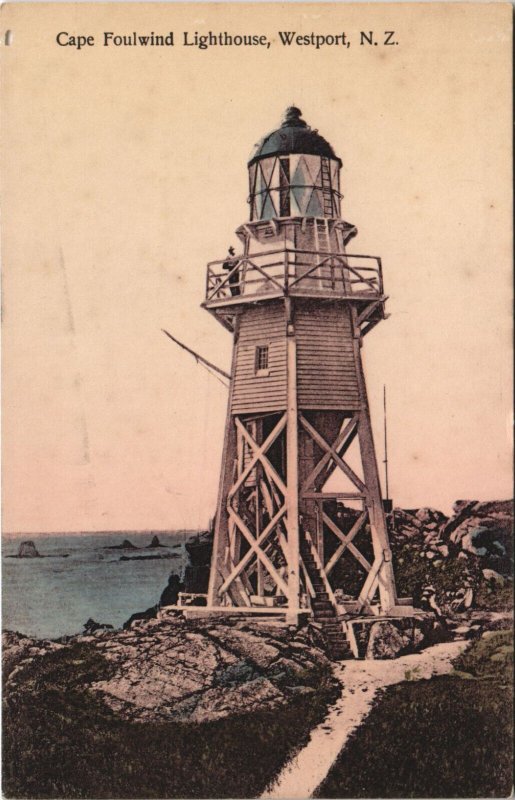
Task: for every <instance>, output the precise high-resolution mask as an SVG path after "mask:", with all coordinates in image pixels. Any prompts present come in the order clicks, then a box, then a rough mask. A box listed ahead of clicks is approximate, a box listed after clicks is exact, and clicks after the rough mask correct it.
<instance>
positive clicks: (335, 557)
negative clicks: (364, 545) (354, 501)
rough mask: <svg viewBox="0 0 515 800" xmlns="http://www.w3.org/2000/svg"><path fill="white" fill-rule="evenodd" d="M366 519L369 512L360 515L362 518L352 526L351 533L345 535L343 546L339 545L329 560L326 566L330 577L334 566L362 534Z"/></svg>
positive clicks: (342, 541)
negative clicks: (353, 541)
mask: <svg viewBox="0 0 515 800" xmlns="http://www.w3.org/2000/svg"><path fill="white" fill-rule="evenodd" d="M366 519H367V512H366V511H363V512H362V514H360V516H359V517H358V519H357V520H356V522H355V523H354V525H353V526H352V528H351V529H350V531H349V532H348V533H347V534H344V536H343V539H342V540H341V544H339V545H338V547H337V549H336V550H335V551H334V553H333V555H332V556H331V558H330V559H329V561H328V562H327V564H326V565H325V572H326V575H329V573H330V572H332V570H333V568H334V566H335V565H336V564H337V562H338V561H339V560H340V558H341V557H342V555H343V553H344V551H345V550H346V549H347V547H348V548H349V550H350V545H351V543H352V540H353V539H354V538H355V537H356V536H357V534H358V533H359V532H360V530H361V528H362V527H363V524H364V522H365V521H366ZM338 530H339V529H338ZM355 549H357V548H355ZM351 552H352V550H351Z"/></svg>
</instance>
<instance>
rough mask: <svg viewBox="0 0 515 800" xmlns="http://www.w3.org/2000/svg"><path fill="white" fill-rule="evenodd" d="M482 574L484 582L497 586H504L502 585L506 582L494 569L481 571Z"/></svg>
mask: <svg viewBox="0 0 515 800" xmlns="http://www.w3.org/2000/svg"><path fill="white" fill-rule="evenodd" d="M482 573H483V578H484V579H485V581H489V582H492V583H495V584H497V586H504V584H505V583H506V580H505V579H504V578H503V576H502V575H499V573H498V572H496V571H495V569H483V570H482Z"/></svg>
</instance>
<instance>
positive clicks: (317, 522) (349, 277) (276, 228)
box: [203, 107, 398, 634]
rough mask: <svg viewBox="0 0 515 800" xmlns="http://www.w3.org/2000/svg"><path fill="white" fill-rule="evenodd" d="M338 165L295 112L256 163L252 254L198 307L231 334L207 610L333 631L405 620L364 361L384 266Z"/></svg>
mask: <svg viewBox="0 0 515 800" xmlns="http://www.w3.org/2000/svg"><path fill="white" fill-rule="evenodd" d="M340 168H341V161H340V159H339V158H338V157H337V156H336V155H335V153H334V151H333V148H332V147H331V145H330V144H329V143H328V142H327V141H326V140H325V139H323V138H322V136H320V134H319V133H318V132H317V131H316V130H313V129H311V128H310V127H309V126H308V125H307V124H306V123H305V122H304V120H303V119H302V117H301V112H300V110H299V109H297V108H293V107H292V108H288V109H287V111H286V114H285V117H284V121H283V123H282V125H281V126H280V127H279V128H278V129H277V130H274V131H273V132H272V133H270V134H268V135H267V136H265V137H264V138H263V139H262V141H261V142H260V143H259V144H258V145H257V147H256V149H255V151H254V153H253V155H252V158H251V160H250V161H249V163H248V171H249V185H250V191H249V203H250V220H249V221H248V222H246V223H244V224H243V225H241V226H240V227H239V228H238V230H237V235H238V237H239V239H240V241H241V243H242V252H241V254H238V255H236V254H235V255H232V254H230V255H229V256H227V257H226V258H225V259H222V260H220V261H214V262H211V263H210V264H209V265H208V270H207V284H206V299H205V301H204V303H203V306H204V307H205V308H206V309H207V310H208V311H210V312H211V313H212V314H213V315H214V316H215V317H216V319H217V320H219V322H220V323H221V324H222V325H223V326H224V327H225V328H226V329H227V330H229V331H230V332H231V333H232V335H233V337H234V349H233V361H232V371H231V384H230V392H229V404H228V411H227V423H226V430H225V443H224V450H223V462H222V470H221V477H220V487H219V497H218V508H217V514H216V521H215V534H214V546H213V556H212V564H211V573H210V581H209V592H208V605H209V606H210V607H218V608H219V607H228V606H229V607H235V606H236V607H245V608H246V609H247V610H248V612H249V613H253V612H254V611H255V612H256V613H259V611H260V610H261V611H262V612H264V611H267V613H268V611H269V612H270V613H278V614H279V613H282V614H286V617H287V619H288V620H289V621H290V622H296V621H297V620H298V617H299V614H308V613H312V614H314V615H315V618H317V619H320V620H322V621H323V623H324V626H325V628H326V629H327V633H328V634H330V633H331V630H333V632H335V631H336V630H337V628H338V624H337V622H338V617H339V616H341V615H342V614H344V615H352V614H359V615H366V614H371V613H374V614H395V613H396V610H398V606H397V597H396V591H395V581H394V574H393V568H392V559H391V551H390V546H389V542H388V534H387V529H386V524H385V516H384V511H383V504H382V499H381V488H380V483H379V475H378V467H377V460H376V455H375V451H374V442H373V438H372V429H371V424H370V413H369V405H368V400H367V392H366V386H365V378H364V373H363V366H362V358H361V346H362V343H363V338H364V336H365V335H366V334H367V333H368V332H369V331H370V330H371V329H372V328H373V327H374V326H375V325H376V324H377V323H378V322H380V321H381V320H382V319H384V317H385V313H384V304H385V299H386V298H385V295H384V291H383V278H382V269H381V261H380V259H379V258H377V257H375V256H361V255H349V254H348V253H347V245H348V243H349V241H350V240H351V239H352V238H353V237H354V236H355V235H356V233H357V230H356V228H355V227H354V226H353V225H351V224H349V223H348V222H346V221H344V220H343V219H342V217H341V211H340V204H341V197H342V195H341V193H340ZM351 450H353V451H355V453H354V456H353V458H354V461H353V464H352V466H351V464H350V463H349V457H348V454H350V453H351ZM342 484H343V485H342ZM345 559H346V560H347V562H346V563H347V566H346V567H345V569H343V568H342V562H343V560H345ZM353 567H355V570H354V572H353V571H352V568H353ZM336 574H339V575H340V579H339V589H340V591H339V592H338V593H337V596H335V586H334V583H333V579H334V576H335V575H336ZM345 576H348V577H349V585H348V586H347V585H346V584H345ZM342 581H343V586H342Z"/></svg>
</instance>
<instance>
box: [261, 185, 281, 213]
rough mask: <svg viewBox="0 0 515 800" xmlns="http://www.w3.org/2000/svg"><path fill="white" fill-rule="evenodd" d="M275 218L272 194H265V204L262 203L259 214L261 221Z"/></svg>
mask: <svg viewBox="0 0 515 800" xmlns="http://www.w3.org/2000/svg"><path fill="white" fill-rule="evenodd" d="M274 194H277V192H274ZM276 216H277V211H276V209H275V206H274V204H273V202H272V192H266V195H265V202H264V203H263V211H262V213H261V219H272V217H276Z"/></svg>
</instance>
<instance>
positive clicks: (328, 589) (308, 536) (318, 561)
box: [305, 531, 338, 613]
mask: <svg viewBox="0 0 515 800" xmlns="http://www.w3.org/2000/svg"><path fill="white" fill-rule="evenodd" d="M305 536H306V542H307V543H308V545H309V549H310V550H311V555H312V556H313V558H314V560H315V564H316V565H317V569H318V571H319V573H320V577H321V578H322V581H323V584H324V587H325V590H326V592H327V594H328V596H329V600H330V601H331V605H332V606H333V608H334V610H335V611H336V613H338V603H337V602H336V597H335V596H334V592H333V590H332V589H331V584H330V583H329V580H328V578H327V575H326V574H325V569H324V567H323V564H322V561H321V559H320V556H319V555H318V550H317V549H316V547H315V543H314V542H313V539H312V538H311V534H310V532H309V531H305Z"/></svg>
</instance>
